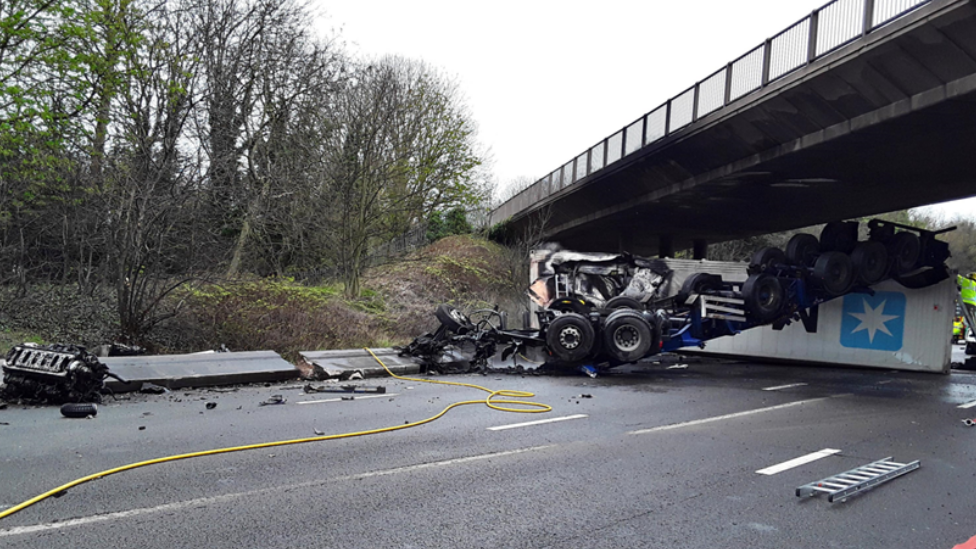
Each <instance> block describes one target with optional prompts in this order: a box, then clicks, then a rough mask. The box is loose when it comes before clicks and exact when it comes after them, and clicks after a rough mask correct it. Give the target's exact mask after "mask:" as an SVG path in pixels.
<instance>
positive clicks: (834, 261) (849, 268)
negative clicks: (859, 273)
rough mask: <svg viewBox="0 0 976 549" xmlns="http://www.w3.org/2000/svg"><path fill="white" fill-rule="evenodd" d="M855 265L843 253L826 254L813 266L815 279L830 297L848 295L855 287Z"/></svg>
mask: <svg viewBox="0 0 976 549" xmlns="http://www.w3.org/2000/svg"><path fill="white" fill-rule="evenodd" d="M854 278H855V273H854V263H852V262H851V258H850V256H848V255H847V254H845V253H841V252H825V253H823V254H821V256H820V257H818V258H817V262H816V263H815V264H814V265H813V279H814V281H816V282H817V283H818V284H819V285H820V287H821V288H823V290H824V292H826V293H827V295H830V296H839V295H843V294H846V293H847V292H849V291H850V290H851V287H852V286H854Z"/></svg>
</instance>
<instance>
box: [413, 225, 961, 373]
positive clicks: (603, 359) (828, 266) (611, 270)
mask: <svg viewBox="0 0 976 549" xmlns="http://www.w3.org/2000/svg"><path fill="white" fill-rule="evenodd" d="M867 228H868V238H867V239H866V240H863V241H858V232H859V224H858V223H857V222H836V223H830V224H828V225H827V226H826V227H825V228H824V229H823V231H822V232H821V234H820V237H819V238H818V237H816V236H814V235H811V234H797V235H795V236H794V237H793V238H792V239H791V240H790V241H789V243H788V244H787V246H786V249H785V250H780V249H777V248H765V249H762V250H760V251H758V252H757V253H756V254H755V255H754V256H753V257H752V260H751V261H750V263H749V265H748V276H747V278H745V280H744V281H732V280H728V279H726V278H723V275H722V273H717V272H703V271H699V272H687V271H682V272H678V271H677V270H675V269H672V268H670V267H669V263H668V262H667V261H666V260H656V259H642V258H637V257H633V256H630V255H627V254H580V253H574V252H565V251H563V252H555V253H551V254H549V255H548V256H547V257H546V258H545V259H544V260H543V261H542V262H540V265H539V277H538V278H537V279H536V280H535V281H534V282H533V283H532V285H531V286H530V288H529V290H528V294H529V297H530V299H531V300H532V301H533V302H534V303H535V304H536V305H537V306H538V310H537V311H536V319H535V320H536V323H535V324H536V326H537V327H535V328H527V327H526V328H524V329H519V330H513V329H508V327H507V326H506V322H505V319H504V317H503V315H502V314H500V313H498V312H494V311H476V312H475V313H473V314H471V315H470V316H469V315H465V314H463V313H462V312H461V311H458V310H456V309H454V308H453V307H451V306H449V305H442V306H440V307H438V309H437V311H436V313H435V314H436V316H437V318H438V320H440V324H441V325H440V327H439V328H438V329H437V331H435V332H434V333H429V334H424V335H423V336H421V337H419V338H417V339H415V340H414V341H413V342H411V344H410V345H407V346H406V347H404V348H402V350H401V352H402V354H405V355H409V356H413V357H416V358H419V359H421V360H422V361H423V362H424V363H426V364H428V365H436V364H437V363H438V361H439V360H440V357H441V355H442V353H443V352H444V351H445V349H447V348H465V349H469V350H470V352H471V355H472V356H471V364H472V365H474V366H475V367H484V366H486V365H487V361H488V359H489V358H491V357H492V356H493V355H494V354H495V353H496V352H497V351H499V350H500V351H501V358H502V360H503V361H504V360H507V358H508V357H509V356H511V355H513V354H515V353H519V354H522V353H525V352H526V351H528V350H529V349H536V350H537V351H539V352H541V355H542V357H543V358H544V359H545V361H546V362H547V363H551V364H558V365H567V366H574V365H575V366H580V365H584V364H586V365H600V366H602V367H610V368H612V367H614V366H617V365H620V364H625V363H629V362H634V361H637V360H639V359H641V358H644V357H648V356H651V355H654V354H656V353H660V352H668V351H675V350H678V349H681V348H689V347H703V346H704V344H705V342H707V341H710V340H713V339H716V338H719V337H723V336H729V335H735V334H738V333H740V332H743V331H745V330H749V329H752V328H756V327H759V326H771V327H772V328H773V329H774V330H782V329H783V328H784V327H785V326H787V325H789V324H791V323H794V322H799V323H802V325H803V327H804V329H805V330H806V331H807V332H815V331H816V330H817V315H818V310H819V309H818V307H819V306H820V305H821V304H823V303H825V302H827V301H830V300H833V299H835V298H838V297H840V296H844V295H847V294H850V293H855V292H857V293H863V294H870V295H873V292H874V290H872V288H871V287H872V286H873V285H876V284H878V283H881V282H882V281H885V280H894V281H896V282H898V283H899V284H901V285H902V286H904V287H906V288H924V287H928V286H931V285H933V284H937V283H939V282H940V281H943V280H945V279H947V278H948V277H949V273H948V269H947V268H946V266H945V263H944V262H945V260H946V259H947V258H948V257H949V250H948V246H947V245H946V243H944V242H942V241H940V240H937V239H936V238H935V237H936V236H937V235H938V234H940V233H943V232H947V231H949V230H952V228H949V229H943V230H941V231H928V230H923V229H918V228H915V227H910V226H906V225H901V224H898V223H891V222H886V221H882V220H871V221H869V222H868V223H867Z"/></svg>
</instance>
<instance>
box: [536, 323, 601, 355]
mask: <svg viewBox="0 0 976 549" xmlns="http://www.w3.org/2000/svg"><path fill="white" fill-rule="evenodd" d="M595 341H596V332H595V331H594V330H593V325H592V324H590V321H589V320H587V319H586V318H585V317H584V316H583V315H580V314H577V313H566V314H562V315H559V316H557V317H556V318H555V320H553V321H552V322H551V323H550V324H549V327H548V328H547V329H546V346H547V347H549V351H550V352H551V353H552V355H553V356H554V357H556V359H557V360H561V361H563V362H576V361H579V360H583V359H584V358H586V357H587V356H589V354H590V351H592V350H593V344H594V343H595Z"/></svg>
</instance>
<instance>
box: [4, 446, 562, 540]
mask: <svg viewBox="0 0 976 549" xmlns="http://www.w3.org/2000/svg"><path fill="white" fill-rule="evenodd" d="M555 446H556V445H555V444H547V445H545V446H533V447H530V448H521V449H518V450H508V451H505V452H494V453H490V454H481V455H477V456H470V457H464V458H455V459H448V460H444V461H435V462H432V463H421V464H418V465H410V466H407V467H397V468H395V469H386V470H380V471H373V472H369V473H359V474H356V475H346V476H341V477H335V478H330V479H324V480H313V481H309V482H302V483H299V484H291V485H288V486H275V487H272V488H262V489H260V490H250V491H247V492H237V493H234V494H223V495H220V496H210V497H204V498H196V499H190V500H185V501H177V502H173V503H166V504H164V505H157V506H155V507H142V508H139V509H129V510H127V511H119V512H116V513H105V514H101V515H91V516H88V517H81V518H74V519H67V520H62V521H58V522H47V523H42V524H33V525H30V526H17V527H14V528H7V529H4V530H0V538H6V537H11V536H22V535H25V534H36V533H37V532H46V531H50V530H61V529H64V528H70V527H73V526H86V525H89V524H97V523H100V522H110V521H115V520H121V519H127V518H131V517H135V516H139V515H148V514H151V513H164V512H173V511H180V510H183V509H187V508H197V507H205V506H207V505H212V504H215V503H224V502H229V501H233V500H236V499H240V498H252V497H254V496H260V495H262V494H268V493H272V492H279V491H289V490H296V489H301V488H309V487H313V486H322V485H325V484H328V483H331V482H338V481H345V480H354V479H361V478H368V477H375V476H380V475H393V474H396V473H406V472H410V471H416V470H419V469H426V468H430V467H440V466H446V465H457V464H460V463H470V462H472V461H479V460H483V459H493V458H500V457H506V456H511V455H515V454H523V453H526V452H534V451H537V450H544V449H547V448H553V447H555ZM78 489H79V488H77V487H76V488H73V490H78Z"/></svg>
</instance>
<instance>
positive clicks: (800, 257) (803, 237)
mask: <svg viewBox="0 0 976 549" xmlns="http://www.w3.org/2000/svg"><path fill="white" fill-rule="evenodd" d="M818 253H820V241H819V240H817V237H815V236H813V235H812V234H808V233H799V234H795V235H793V237H792V238H790V241H789V242H788V243H787V244H786V258H787V259H789V260H790V263H792V264H794V265H799V266H801V267H812V266H813V262H814V261H816V260H817V254H818Z"/></svg>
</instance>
